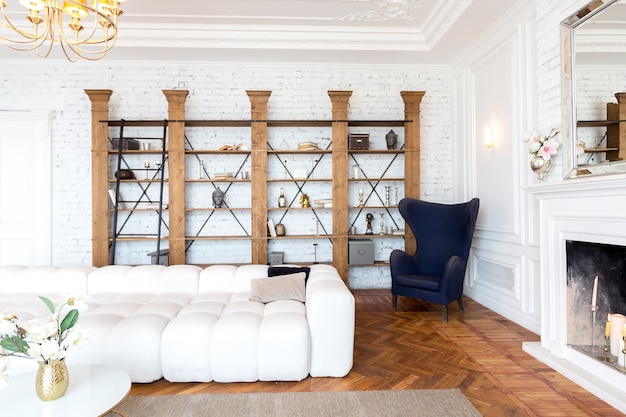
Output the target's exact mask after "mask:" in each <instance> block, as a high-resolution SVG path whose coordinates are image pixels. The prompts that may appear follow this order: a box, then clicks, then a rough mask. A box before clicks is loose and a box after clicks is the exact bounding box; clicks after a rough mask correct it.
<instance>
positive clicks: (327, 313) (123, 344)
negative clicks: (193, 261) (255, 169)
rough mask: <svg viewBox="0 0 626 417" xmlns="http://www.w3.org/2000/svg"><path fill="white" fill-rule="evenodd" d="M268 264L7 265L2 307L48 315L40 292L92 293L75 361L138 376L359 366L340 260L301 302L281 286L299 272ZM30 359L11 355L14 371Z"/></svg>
mask: <svg viewBox="0 0 626 417" xmlns="http://www.w3.org/2000/svg"><path fill="white" fill-rule="evenodd" d="M268 268H269V267H268V266H267V265H244V266H232V265H214V266H209V267H207V268H204V269H203V268H200V267H197V266H193V265H175V266H168V267H165V266H161V265H142V266H134V267H132V266H122V265H112V266H105V267H101V268H95V267H55V266H36V267H22V266H0V312H3V313H5V314H8V313H15V314H17V315H18V316H19V317H20V319H24V320H26V319H29V318H32V317H42V316H44V315H45V314H46V313H47V310H46V307H45V305H44V304H43V303H42V302H41V300H39V299H38V296H39V295H45V296H47V297H49V298H50V299H51V300H53V301H55V302H56V301H60V300H61V294H62V293H65V292H69V293H71V294H87V295H88V296H89V299H88V305H89V309H88V310H87V311H86V312H85V313H84V314H82V315H81V317H80V320H79V324H80V325H81V327H84V328H86V329H87V330H88V331H89V334H90V336H89V340H90V341H89V344H88V345H87V346H86V347H85V348H83V349H82V350H80V351H74V352H72V353H71V354H70V356H69V357H68V359H67V361H68V363H70V364H72V363H95V364H110V365H114V366H117V367H120V368H122V369H124V370H125V371H126V372H128V374H129V375H130V377H131V380H132V381H133V382H152V381H156V380H158V379H161V378H165V379H167V380H169V381H173V382H183V381H184V382H209V381H217V382H251V381H257V380H262V381H295V380H302V379H304V378H306V377H307V376H308V375H311V376H313V377H324V376H331V377H342V376H345V375H346V374H347V373H348V372H349V371H350V369H351V368H352V359H353V347H354V297H353V295H352V293H351V292H350V291H349V290H348V288H347V287H346V285H345V284H344V282H343V281H342V280H341V278H340V277H339V275H338V273H337V271H336V269H335V268H333V267H332V266H329V265H321V264H316V265H312V266H311V267H310V272H309V273H308V279H307V281H306V290H305V291H304V289H303V294H302V296H304V298H303V301H304V302H301V301H296V300H294V299H291V298H294V297H293V296H292V294H291V293H289V291H287V294H286V295H285V291H283V289H284V288H285V286H284V283H285V282H290V283H291V282H299V281H291V278H293V277H294V276H293V275H290V276H281V277H278V278H277V277H274V278H268ZM289 271H290V270H289ZM284 272H285V271H283V273H284ZM255 279H264V281H255V282H253V281H252V280H255ZM286 280H288V281H286ZM270 284H271V285H270ZM260 285H263V287H261V288H262V290H263V291H264V294H263V295H264V296H267V294H268V291H269V293H272V292H275V290H277V294H274V295H272V294H270V299H272V300H273V299H275V301H271V302H260V301H251V297H253V296H254V297H257V298H258V296H257V295H258V294H256V292H258V291H259V290H258V288H260V287H259V286H260ZM290 285H291V284H290ZM272 297H273V298H272ZM298 297H299V296H298ZM298 297H295V298H298ZM262 301H268V299H265V300H262ZM32 362H34V361H31V360H13V358H12V360H11V361H10V362H9V371H13V372H14V373H17V372H19V371H21V370H24V369H25V368H28V367H31V368H32V367H34V366H35V364H34V363H32Z"/></svg>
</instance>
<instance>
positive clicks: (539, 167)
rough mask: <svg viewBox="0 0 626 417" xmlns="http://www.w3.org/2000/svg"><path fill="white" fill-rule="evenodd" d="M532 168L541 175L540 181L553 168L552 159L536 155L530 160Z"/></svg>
mask: <svg viewBox="0 0 626 417" xmlns="http://www.w3.org/2000/svg"><path fill="white" fill-rule="evenodd" d="M530 169H532V170H533V172H534V173H535V174H537V176H538V177H539V181H543V176H544V175H545V173H546V172H548V171H550V169H552V160H551V159H548V160H547V161H546V160H545V159H543V157H542V156H535V157H533V159H531V160H530Z"/></svg>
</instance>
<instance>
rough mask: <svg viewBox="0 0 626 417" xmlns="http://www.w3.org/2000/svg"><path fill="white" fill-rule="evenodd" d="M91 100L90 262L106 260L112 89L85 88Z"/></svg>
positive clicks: (98, 263) (107, 256)
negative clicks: (110, 99) (109, 122)
mask: <svg viewBox="0 0 626 417" xmlns="http://www.w3.org/2000/svg"><path fill="white" fill-rule="evenodd" d="M85 93H86V94H87V95H88V96H89V100H91V195H92V203H91V233H92V241H91V262H92V264H93V265H94V266H98V267H100V266H104V265H108V264H109V193H108V190H109V125H108V123H107V122H106V120H107V119H108V118H109V98H110V97H111V94H112V93H113V91H111V90H85Z"/></svg>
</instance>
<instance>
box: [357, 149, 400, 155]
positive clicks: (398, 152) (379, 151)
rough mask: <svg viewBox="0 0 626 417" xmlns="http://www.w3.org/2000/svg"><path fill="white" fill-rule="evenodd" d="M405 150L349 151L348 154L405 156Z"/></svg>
mask: <svg viewBox="0 0 626 417" xmlns="http://www.w3.org/2000/svg"><path fill="white" fill-rule="evenodd" d="M403 153H404V149H348V154H374V155H377V154H380V155H384V154H391V155H396V154H403Z"/></svg>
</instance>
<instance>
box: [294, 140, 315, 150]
mask: <svg viewBox="0 0 626 417" xmlns="http://www.w3.org/2000/svg"><path fill="white" fill-rule="evenodd" d="M298 149H299V150H301V151H313V150H318V149H319V145H318V144H317V143H316V142H300V143H298Z"/></svg>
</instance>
